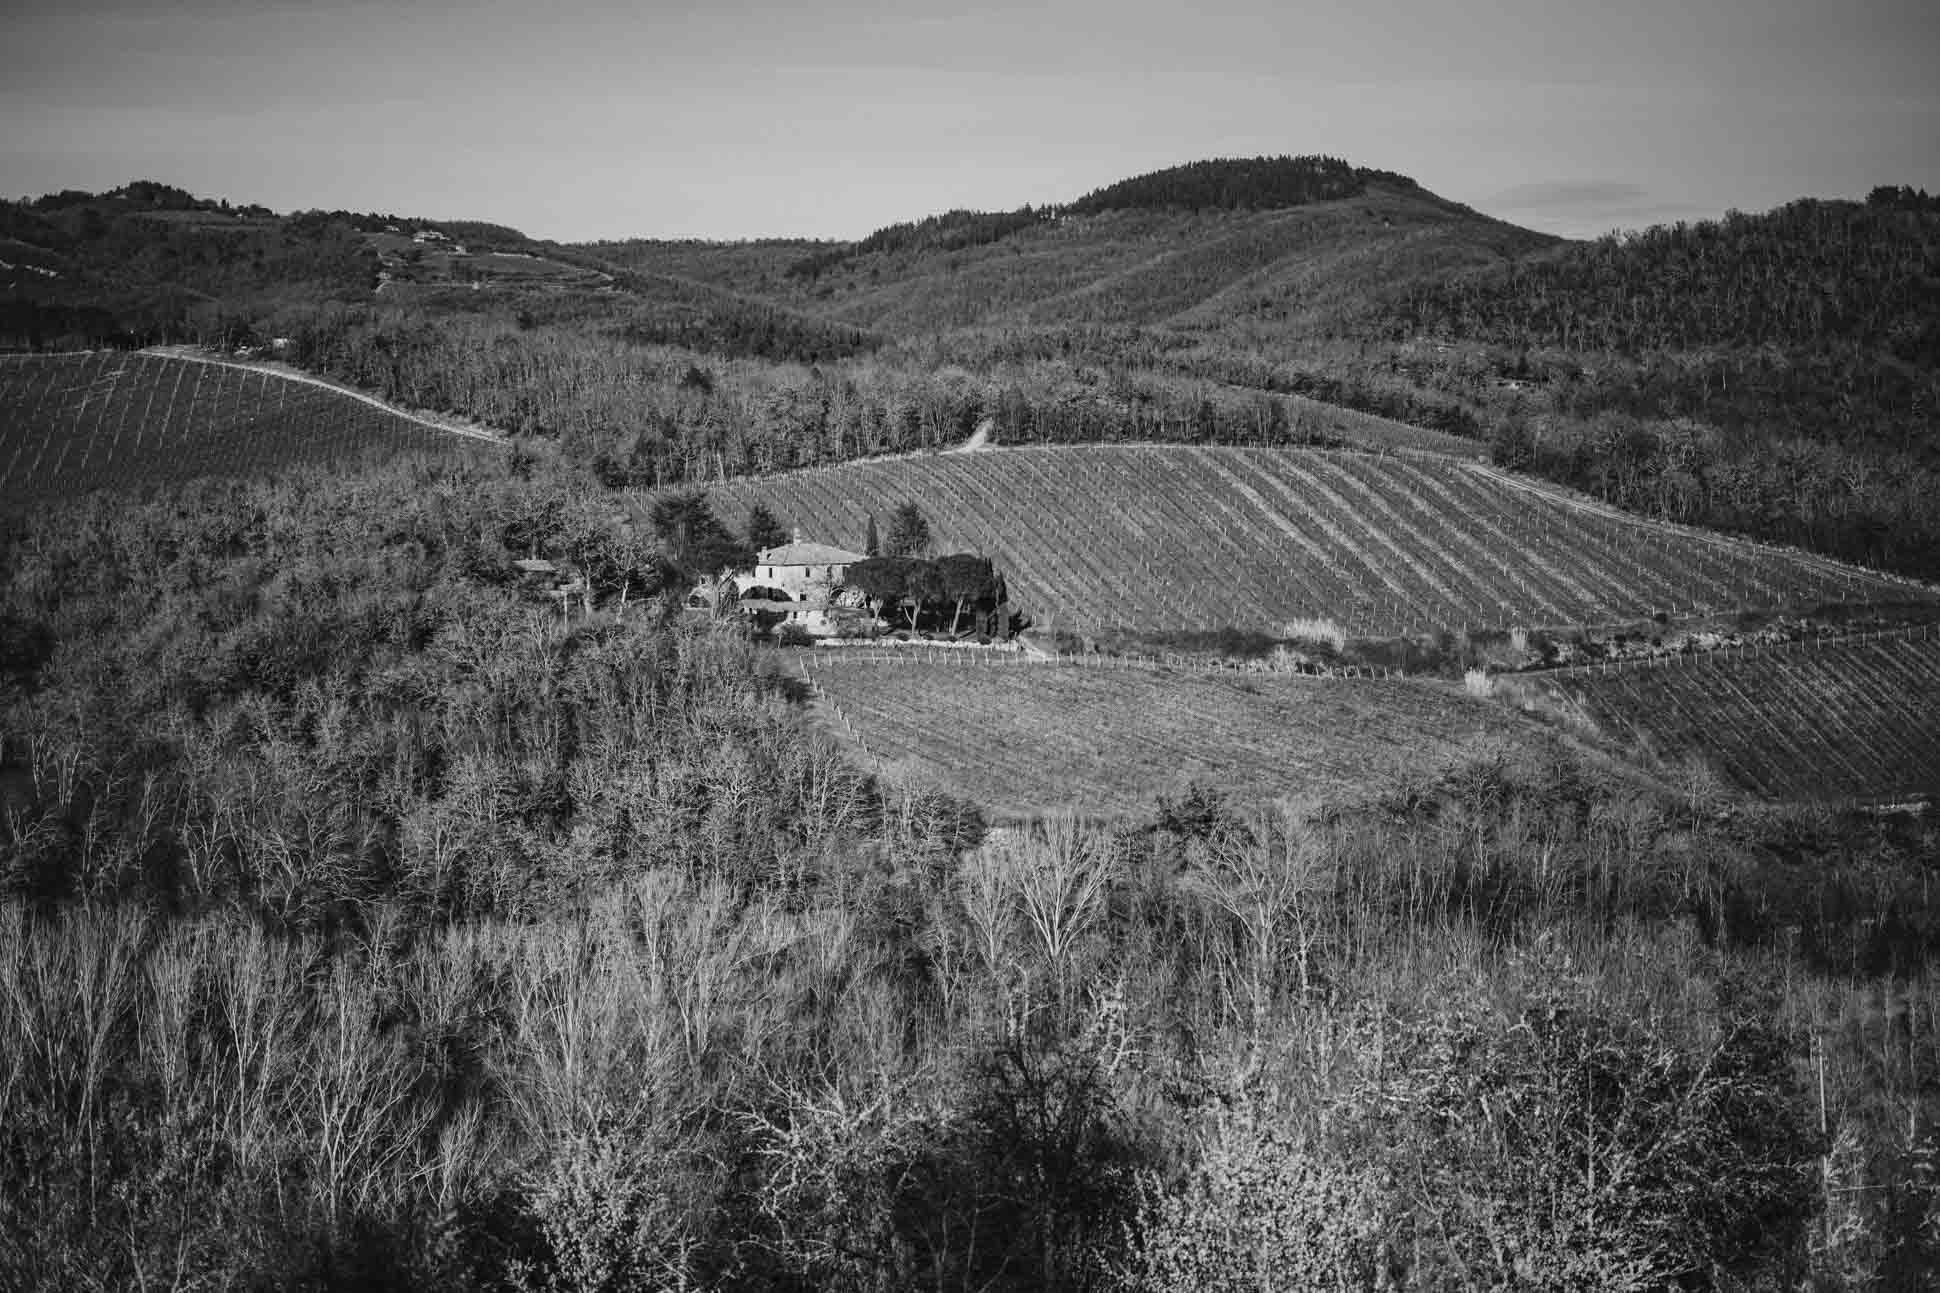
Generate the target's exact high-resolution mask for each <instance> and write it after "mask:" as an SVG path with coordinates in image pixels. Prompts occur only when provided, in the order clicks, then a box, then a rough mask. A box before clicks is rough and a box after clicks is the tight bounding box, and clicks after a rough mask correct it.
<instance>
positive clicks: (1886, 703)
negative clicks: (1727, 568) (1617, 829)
mask: <svg viewBox="0 0 1940 1293" xmlns="http://www.w3.org/2000/svg"><path fill="white" fill-rule="evenodd" d="M1539 678H1540V681H1539V683H1538V685H1540V686H1541V687H1542V688H1543V689H1545V690H1547V691H1548V692H1550V694H1552V695H1560V696H1561V697H1563V698H1564V699H1565V700H1566V701H1567V702H1568V703H1569V704H1570V706H1571V707H1572V708H1573V709H1574V710H1575V711H1576V712H1578V713H1579V714H1581V715H1582V716H1583V717H1586V718H1588V719H1589V720H1590V721H1591V722H1592V723H1594V724H1595V725H1596V726H1597V727H1598V728H1600V729H1601V730H1602V731H1603V732H1604V733H1605V734H1606V735H1608V736H1612V737H1616V738H1618V739H1621V740H1623V741H1624V742H1626V743H1628V744H1634V745H1635V746H1638V747H1640V748H1642V749H1643V750H1645V751H1646V752H1648V753H1651V754H1654V755H1656V756H1658V757H1659V758H1667V759H1675V758H1686V757H1691V756H1696V757H1698V758H1700V759H1702V760H1704V761H1707V762H1709V763H1711V764H1713V765H1714V766H1716V767H1717V768H1718V770H1719V771H1721V772H1722V773H1723V774H1724V775H1725V776H1726V777H1728V778H1729V779H1730V780H1731V781H1732V782H1734V783H1736V784H1737V785H1739V786H1741V787H1742V788H1744V789H1746V790H1750V791H1752V792H1753V793H1756V794H1760V795H1766V796H1769V797H1771V798H1776V799H1795V800H1818V801H1843V800H1873V801H1877V800H1897V799H1904V798H1909V797H1917V796H1922V795H1930V794H1932V793H1933V792H1934V791H1936V790H1940V638H1937V637H1935V636H1934V635H1933V633H1932V630H1931V628H1930V627H1929V628H1922V629H1917V630H1903V631H1900V632H1896V633H1894V632H1889V633H1882V634H1875V635H1867V636H1864V637H1861V638H1852V639H1843V640H1837V641H1832V642H1828V643H1824V644H1818V643H1814V642H1812V641H1809V640H1807V641H1801V642H1795V643H1790V644H1787V645H1785V646H1783V647H1766V648H1760V649H1756V650H1752V651H1748V652H1744V653H1728V652H1727V653H1717V652H1714V653H1710V654H1705V655H1694V656H1684V657H1668V658H1666V659H1663V660H1661V661H1658V662H1655V663H1654V664H1653V665H1650V666H1646V667H1638V666H1630V667H1625V668H1622V669H1614V670H1613V669H1599V668H1590V669H1580V670H1579V669H1572V670H1564V671H1559V672H1556V673H1549V674H1543V675H1540V676H1539ZM1531 681H1536V680H1535V679H1532V680H1531Z"/></svg>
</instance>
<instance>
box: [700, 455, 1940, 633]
mask: <svg viewBox="0 0 1940 1293" xmlns="http://www.w3.org/2000/svg"><path fill="white" fill-rule="evenodd" d="M710 498H711V500H712V502H713V503H714V505H715V507H716V509H717V511H718V512H719V513H720V515H721V517H722V519H723V520H725V521H727V522H728V523H729V524H730V525H732V526H734V527H735V528H736V529H737V530H738V529H741V528H743V524H744V521H745V518H746V515H747V513H748V511H749V510H750V508H752V506H753V505H754V504H755V503H757V502H760V503H762V504H765V505H766V506H767V507H768V508H769V509H770V511H771V512H772V513H773V514H774V515H775V516H776V517H777V518H778V519H779V520H780V521H781V523H782V524H783V525H784V526H800V527H802V529H803V530H804V532H805V533H807V534H808V535H809V536H811V537H814V538H818V539H821V540H824V541H827V542H835V543H845V544H850V545H855V546H856V547H857V549H858V550H860V546H861V543H862V538H863V533H864V530H865V529H866V528H867V525H868V521H869V518H870V517H871V516H874V517H876V518H878V521H879V524H880V523H882V522H883V521H885V520H886V518H887V517H888V516H889V515H890V513H891V512H893V511H894V510H895V509H896V508H897V507H899V506H901V505H902V504H904V503H908V502H914V503H916V504H917V505H918V506H919V507H920V508H921V509H922V511H923V513H924V515H925V517H926V518H927V519H928V521H929V524H930V530H931V534H932V536H933V543H934V548H935V550H936V551H938V552H954V551H959V550H962V551H971V552H979V553H983V554H986V555H988V556H990V557H992V558H993V559H994V560H995V561H996V562H997V564H998V566H999V567H1000V568H1001V569H1002V570H1003V571H1004V573H1005V574H1006V576H1007V578H1008V579H1009V582H1010V590H1011V595H1012V598H1013V600H1014V601H1016V602H1018V603H1019V604H1020V605H1021V606H1022V608H1023V609H1024V610H1025V611H1026V612H1027V613H1029V614H1030V615H1031V616H1032V617H1033V618H1034V619H1035V620H1036V621H1037V622H1038V623H1039V624H1041V625H1042V624H1048V625H1053V626H1055V627H1059V628H1069V629H1074V630H1079V631H1083V632H1102V631H1105V630H1109V629H1121V630H1134V631H1144V632H1188V631H1195V630H1207V629H1217V628H1224V627H1234V628H1241V629H1251V630H1257V631H1263V632H1267V633H1277V632H1280V631H1281V630H1282V629H1283V627H1284V626H1286V625H1287V624H1288V623H1289V622H1293V621H1304V620H1313V621H1331V622H1333V623H1334V624H1335V625H1336V626H1337V627H1338V628H1339V629H1341V630H1343V631H1345V632H1346V633H1347V634H1349V635H1351V636H1374V637H1388V636H1394V635H1400V634H1409V635H1421V634H1432V633H1437V632H1442V631H1459V630H1463V629H1474V630H1478V631H1479V630H1488V629H1493V630H1497V631H1506V630H1509V629H1513V628H1532V627H1537V626H1581V625H1607V624H1614V623H1620V622H1623V623H1627V622H1634V621H1636V620H1640V619H1648V618H1650V617H1652V616H1657V615H1662V616H1665V617H1666V618H1684V617H1691V616H1703V615H1711V614H1717V613H1720V612H1726V611H1735V610H1738V609H1741V608H1745V607H1766V608H1776V607H1791V608H1800V609H1810V608H1814V607H1817V606H1819V605H1821V604H1824V603H1830V602H1870V601H1874V600H1880V599H1900V598H1909V597H1910V598H1915V599H1930V598H1931V597H1932V595H1931V594H1929V593H1927V592H1925V591H1923V590H1921V589H1918V588H1917V587H1914V586H1911V585H1908V584H1906V583H1905V582H1904V581H1899V580H1893V579H1889V578H1885V577H1882V576H1878V575H1874V574H1872V573H1870V572H1867V571H1863V570H1858V569H1854V568H1852V567H1846V566H1839V565H1837V564H1835V563H1832V562H1828V561H1825V560H1822V559H1819V558H1815V557H1811V556H1808V555H1806V554H1804V553H1800V552H1794V551H1786V550H1780V549H1771V548H1763V547H1759V546H1757V545H1754V544H1750V543H1745V542H1742V541H1734V540H1730V539H1725V538H1722V537H1718V536H1713V535H1707V534H1703V533H1700V532H1697V531H1691V530H1685V529H1678V528H1675V527H1670V526H1663V525H1656V524H1651V523H1648V522H1644V521H1639V520H1637V519H1636V518H1633V517H1628V516H1625V515H1623V514H1621V513H1617V512H1615V511H1612V510H1610V509H1607V508H1598V507H1595V506H1593V505H1589V504H1587V503H1585V502H1584V501H1583V500H1581V499H1580V498H1576V497H1573V496H1570V495H1567V494H1564V493H1562V492H1561V491H1556V490H1552V489H1547V488H1544V487H1540V486H1536V485H1532V484H1530V483H1528V482H1526V481H1520V480H1518V479H1516V478H1514V477H1511V476H1509V475H1507V474H1505V473H1501V472H1498V471H1495V470H1492V469H1489V468H1484V467H1480V466H1478V465H1476V464H1473V463H1464V462H1459V461H1456V460H1453V459H1448V458H1441V457H1437V456H1405V457H1404V456H1375V455H1368V454H1360V453H1348V452H1334V451H1322V450H1300V449H1245V448H1192V447H1179V446H1156V445H1126V446H1093V447H1077V448H1044V449H1037V448H1031V449H1010V450H997V451H986V452H979V453H967V454H937V455H926V456H920V457H908V458H900V459H893V460H887V461H874V462H863V463H853V464H850V465H848V466H844V467H838V468H831V469H824V470H815V471H806V472H795V473H789V474H785V475H779V476H772V477H766V478H760V479H750V480H738V481H733V482H729V483H728V484H725V485H722V486H718V487H715V488H714V489H713V490H712V491H711V493H710Z"/></svg>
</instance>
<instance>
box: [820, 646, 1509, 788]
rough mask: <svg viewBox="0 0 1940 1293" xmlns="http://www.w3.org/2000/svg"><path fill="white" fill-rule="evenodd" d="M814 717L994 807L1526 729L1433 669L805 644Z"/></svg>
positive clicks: (1317, 782)
mask: <svg viewBox="0 0 1940 1293" xmlns="http://www.w3.org/2000/svg"><path fill="white" fill-rule="evenodd" d="M800 663H801V665H802V666H803V667H805V668H806V669H807V671H808V676H809V678H810V680H811V681H812V682H813V684H814V686H815V687H816V688H817V689H818V692H819V694H820V695H821V696H822V698H823V700H822V705H823V712H824V714H825V715H826V716H827V719H828V721H827V723H826V724H825V726H826V727H827V728H828V730H829V731H830V732H831V733H833V734H834V735H835V736H836V737H837V738H838V739H839V740H841V741H843V742H844V743H847V744H849V745H850V746H851V748H853V749H855V750H856V752H857V754H858V756H859V758H860V759H861V760H862V762H863V763H864V764H865V765H873V766H875V767H877V768H879V769H880V770H881V771H882V772H883V773H884V774H885V775H888V776H890V777H892V778H895V779H900V780H905V781H910V782H914V783H920V784H933V785H937V786H940V787H942V788H944V789H946V790H948V791H950V792H951V793H954V794H956V795H958V796H960V797H962V798H965V799H969V800H972V801H973V802H976V803H979V804H981V805H983V806H984V807H985V808H986V809H987V810H989V811H991V812H993V813H994V814H996V815H998V816H1000V817H1004V816H1015V817H1027V816H1034V815H1037V814H1041V813H1044V812H1047V811H1051V810H1054V809H1057V808H1060V807H1064V806H1067V805H1076V804H1083V805H1085V807H1086V808H1087V809H1088V810H1090V811H1095V812H1099V813H1103V814H1106V815H1114V816H1127V815H1138V814H1142V813H1147V812H1150V811H1151V810H1152V809H1153V807H1154V806H1155V805H1156V802H1157V800H1158V798H1159V797H1160V796H1176V795H1179V794H1181V793H1183V792H1184V791H1185V790H1187V789H1188V788H1189V787H1190V786H1191V785H1193V784H1194V783H1198V784H1200V785H1204V786H1207V787H1209V788H1212V789H1214V790H1217V791H1219V792H1221V793H1223V794H1225V795H1227V796H1229V797H1230V798H1231V799H1232V800H1233V801H1234V802H1235V803H1236V804H1248V803H1257V802H1263V801H1268V800H1274V799H1278V798H1282V797H1286V796H1301V795H1309V794H1311V795H1324V794H1334V793H1341V792H1346V793H1352V794H1356V795H1370V794H1374V793H1378V792H1379V790H1380V789H1381V788H1382V787H1383V786H1384V785H1385V784H1387V783H1388V782H1389V781H1390V780H1392V779H1393V778H1395V777H1397V776H1402V775H1406V774H1407V772H1408V771H1409V770H1410V769H1416V770H1419V769H1420V768H1422V767H1424V766H1427V767H1432V766H1433V765H1434V764H1435V762H1436V761H1437V760H1438V759H1450V760H1453V759H1458V758H1460V757H1462V755H1463V754H1464V753H1465V752H1468V751H1471V750H1472V749H1473V748H1474V747H1475V745H1476V743H1477V742H1482V741H1487V740H1490V739H1528V738H1529V737H1530V735H1531V734H1532V729H1531V728H1529V727H1528V726H1526V724H1525V723H1524V721H1523V720H1521V719H1520V718H1518V717H1517V716H1515V715H1513V714H1511V713H1509V712H1507V711H1506V710H1504V709H1502V708H1501V707H1499V706H1494V705H1490V704H1486V703H1483V702H1480V701H1476V700H1474V699H1472V698H1470V697H1468V696H1466V695H1464V694H1463V693H1462V692H1461V691H1460V689H1458V688H1455V687H1451V686H1448V685H1446V684H1437V683H1431V682H1420V681H1392V682H1373V681H1368V682H1357V681H1344V680H1338V679H1328V680H1322V679H1311V678H1294V677H1287V676H1283V675H1248V676H1244V677H1241V676H1237V675H1230V674H1199V673H1178V672H1172V671H1164V670H1147V669H1099V668H1086V667H1077V666H1070V665H1053V664H1038V665H1033V664H1009V663H1006V664H1000V665H985V664H982V663H980V662H977V661H974V660H964V661H957V660H949V661H942V662H932V661H924V660H906V659H895V660H879V659H867V658H856V657H854V656H848V655H846V654H845V653H841V652H816V653H814V654H813V655H812V656H804V657H803V658H801V661H800Z"/></svg>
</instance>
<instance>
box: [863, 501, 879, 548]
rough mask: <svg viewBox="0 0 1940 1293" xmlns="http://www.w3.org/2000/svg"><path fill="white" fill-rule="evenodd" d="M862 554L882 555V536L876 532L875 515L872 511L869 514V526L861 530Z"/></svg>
mask: <svg viewBox="0 0 1940 1293" xmlns="http://www.w3.org/2000/svg"><path fill="white" fill-rule="evenodd" d="M862 555H863V556H865V557H880V556H881V555H882V538H881V536H879V535H878V534H877V533H876V517H875V514H874V513H873V512H872V513H870V515H869V528H868V529H867V530H865V531H863V535H862Z"/></svg>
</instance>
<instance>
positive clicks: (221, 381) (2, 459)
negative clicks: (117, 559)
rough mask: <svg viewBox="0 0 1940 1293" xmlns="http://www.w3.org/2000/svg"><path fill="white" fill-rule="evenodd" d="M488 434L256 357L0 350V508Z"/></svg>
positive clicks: (481, 444) (463, 442)
mask: <svg viewBox="0 0 1940 1293" xmlns="http://www.w3.org/2000/svg"><path fill="white" fill-rule="evenodd" d="M489 439H490V437H488V436H485V435H483V434H481V433H478V432H475V431H471V432H467V431H464V430H454V429H453V428H451V427H447V426H442V425H439V424H437V423H434V422H431V421H428V420H426V419H423V418H420V417H417V416H414V415H411V414H408V413H405V412H403V411H401V410H397V409H390V408H386V407H383V406H382V405H380V404H378V403H377V402H376V401H374V400H371V399H369V398H368V397H364V396H361V395H358V394H356V393H354V392H349V391H343V390H337V389H333V388H331V387H329V386H327V385H324V384H322V383H320V382H316V381H314V380H310V379H305V378H302V377H301V376H292V375H285V374H282V373H276V372H272V371H268V370H266V369H264V368H260V367H246V366H242V365H237V364H224V363H212V362H208V361H205V360H200V359H193V358H188V357H185V356H180V355H160V354H129V353H125V352H119V351H94V352H87V353H82V354H65V355H0V505H12V506H18V505H21V504H31V503H39V502H46V501H49V500H52V499H58V498H65V497H70V496H73V495H77V494H84V493H87V492H89V491H91V490H96V489H128V490H138V489H147V488H153V487H155V486H159V485H167V484H171V483H175V482H179V481H184V480H190V479H194V478H195V477H198V476H242V475H256V474H260V473H263V472H269V471H275V470H277V469H280V468H283V467H286V466H289V465H291V464H294V463H336V462H345V461H350V460H361V459H364V458H368V457H372V456H384V455H390V454H398V453H409V454H441V455H442V454H454V453H465V452H480V451H484V452H491V451H492V450H491V449H488V448H487V447H486V444H485V442H486V441H488V440H489Z"/></svg>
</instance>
